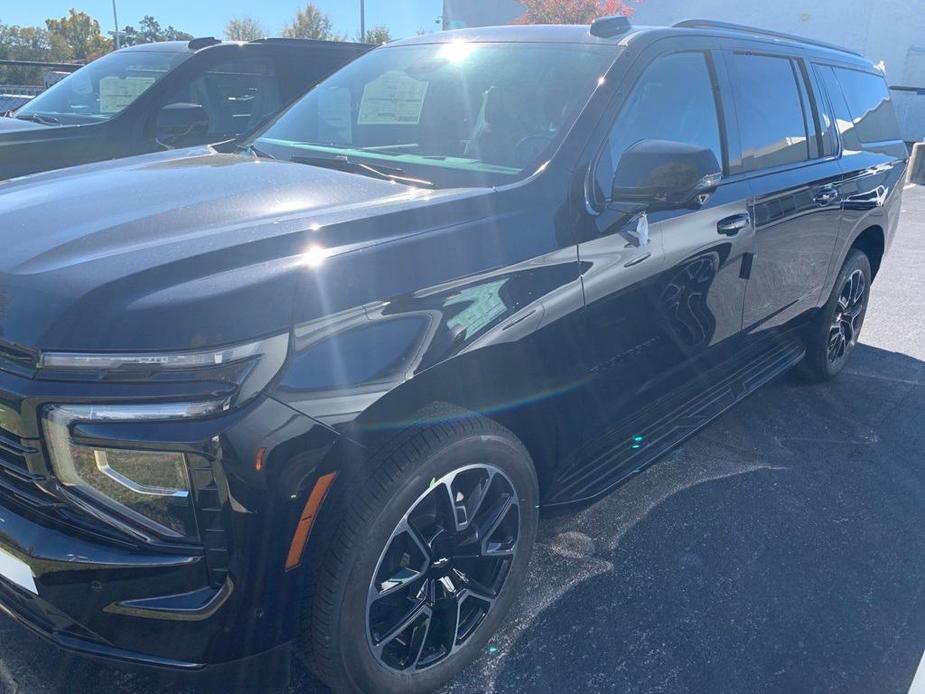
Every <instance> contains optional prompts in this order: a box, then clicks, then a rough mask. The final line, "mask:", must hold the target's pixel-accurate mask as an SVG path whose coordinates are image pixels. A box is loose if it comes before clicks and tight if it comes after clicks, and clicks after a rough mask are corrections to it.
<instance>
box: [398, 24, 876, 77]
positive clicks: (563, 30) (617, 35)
mask: <svg viewBox="0 0 925 694" xmlns="http://www.w3.org/2000/svg"><path fill="white" fill-rule="evenodd" d="M682 33H684V34H697V35H703V34H709V35H711V36H723V37H727V38H733V39H746V40H750V41H760V42H764V43H770V44H774V45H778V46H792V47H797V48H800V49H804V50H811V51H813V52H816V53H827V54H830V55H832V56H833V57H834V56H837V57H838V58H839V59H840V60H846V61H848V62H854V63H858V64H863V65H865V66H868V67H869V66H870V62H869V61H868V60H867V59H866V58H863V57H862V56H861V55H860V54H858V53H855V52H854V51H852V50H850V49H848V48H841V47H839V46H834V45H831V44H825V43H821V42H818V41H814V40H812V39H809V38H804V37H800V36H792V35H789V34H782V33H778V32H774V31H768V30H764V29H760V28H758V27H749V26H741V25H736V24H728V23H725V22H718V21H712V20H686V21H684V22H678V23H677V24H675V25H673V26H670V27H650V26H628V27H627V28H626V30H625V31H617V32H614V33H613V34H612V35H608V36H596V35H594V34H592V33H591V28H590V26H589V25H587V24H555V25H552V24H532V25H510V26H494V27H479V28H474V29H457V30H453V31H444V32H440V33H436V34H424V35H423V36H414V37H411V38H408V39H404V40H401V41H395V42H392V43H390V44H388V45H390V46H394V45H415V44H428V43H450V42H453V41H481V42H497V43H570V44H583V45H602V46H607V45H609V46H616V45H618V44H621V43H624V42H625V41H627V40H632V39H634V38H637V37H640V36H643V35H647V36H652V35H661V36H669V35H672V34H682ZM653 37H654V36H653Z"/></svg>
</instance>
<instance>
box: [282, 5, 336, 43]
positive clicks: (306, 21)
mask: <svg viewBox="0 0 925 694" xmlns="http://www.w3.org/2000/svg"><path fill="white" fill-rule="evenodd" d="M283 36H285V37H286V38H290V39H318V40H321V41H343V40H344V38H345V37H344V36H340V35H337V34H335V33H334V24H333V22H331V18H330V17H329V16H328V15H326V14H325V13H324V12H322V11H321V10H319V9H318V8H317V7H315V4H314V3H311V2H310V3H308V4H307V5H306V6H305V9H304V10H299V11H298V12H296V15H295V17H294V18H293V19H292V23H291V24H287V25H286V27H285V28H284V29H283Z"/></svg>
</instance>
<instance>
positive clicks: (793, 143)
mask: <svg viewBox="0 0 925 694" xmlns="http://www.w3.org/2000/svg"><path fill="white" fill-rule="evenodd" d="M732 67H733V79H734V82H735V101H736V111H737V114H738V120H739V131H740V133H741V137H742V165H741V170H742V171H755V170H758V169H767V168H771V167H774V166H782V165H785V164H795V163H799V162H802V161H806V160H808V159H809V158H810V156H811V155H810V146H809V133H810V124H809V123H808V122H807V117H806V111H805V110H804V98H803V97H802V95H801V93H800V82H799V79H802V78H801V77H800V76H799V74H798V69H797V66H796V65H795V63H794V61H793V60H792V59H790V58H788V57H785V56H769V55H753V54H743V53H736V54H734V55H733V58H732Z"/></svg>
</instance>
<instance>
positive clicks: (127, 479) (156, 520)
mask: <svg viewBox="0 0 925 694" xmlns="http://www.w3.org/2000/svg"><path fill="white" fill-rule="evenodd" d="M210 410H211V411H220V410H221V404H220V403H197V404H190V405H153V406H144V405H127V406H118V405H113V406H105V407H103V406H101V407H96V406H82V405H69V406H53V407H49V408H48V409H47V410H46V412H45V422H44V424H45V437H46V442H47V444H48V451H49V453H50V454H51V463H52V467H53V468H54V471H55V475H56V477H57V479H58V481H59V482H60V483H61V484H63V485H64V486H65V487H66V488H68V489H69V490H71V491H73V492H75V493H76V494H77V495H79V496H80V497H83V498H84V499H86V501H89V502H91V503H93V505H94V506H96V507H100V508H102V509H104V510H109V511H114V512H115V513H116V514H117V515H120V516H123V517H127V518H128V519H129V520H132V521H135V522H136V523H140V524H141V525H142V526H145V527H148V528H150V529H152V530H154V531H155V532H157V533H159V534H161V535H165V536H167V537H174V538H182V539H188V540H193V539H195V538H196V537H197V536H198V531H197V527H196V514H195V510H194V508H193V503H192V501H193V500H192V493H191V492H192V489H191V485H190V476H189V470H188V467H187V460H186V455H185V454H184V453H180V452H174V451H148V450H125V449H117V448H112V447H106V446H86V445H81V444H80V443H78V442H76V441H74V438H73V436H72V428H73V427H74V425H76V424H80V423H98V422H101V421H137V420H146V421H154V420H158V419H162V420H166V419H178V418H179V419H183V418H188V417H195V416H201V415H202V414H205V413H208V412H210Z"/></svg>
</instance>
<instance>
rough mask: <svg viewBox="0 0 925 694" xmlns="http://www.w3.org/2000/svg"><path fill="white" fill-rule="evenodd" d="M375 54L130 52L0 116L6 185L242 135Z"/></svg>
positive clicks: (179, 48) (284, 44)
mask: <svg viewBox="0 0 925 694" xmlns="http://www.w3.org/2000/svg"><path fill="white" fill-rule="evenodd" d="M370 48H372V47H371V46H367V45H365V44H359V43H340V42H335V41H303V40H291V39H262V40H260V41H253V42H250V43H244V44H241V43H234V42H232V43H222V42H221V41H218V40H216V39H212V38H204V39H194V40H193V41H190V42H188V43H187V42H185V41H168V42H165V43H153V44H145V45H142V46H133V47H130V48H123V49H122V50H120V51H116V52H114V53H110V54H108V55H106V56H103V57H102V58H100V59H99V60H96V61H94V62H92V63H90V64H89V65H87V66H85V67H83V68H81V69H80V70H78V71H77V72H75V73H73V74H71V75H69V76H67V77H66V78H64V79H63V80H61V82H59V83H57V84H56V85H54V86H53V87H51V88H50V89H49V90H48V91H46V92H44V93H42V94H40V95H39V96H37V97H36V98H35V99H33V100H32V101H30V102H29V103H27V104H26V105H24V106H22V107H20V108H19V110H18V111H16V113H15V115H14V117H12V118H0V179H4V178H12V177H14V176H24V175H26V174H30V173H35V172H37V171H49V170H51V169H60V168H63V167H66V166H75V165H77V164H86V163H89V162H94V161H101V160H103V159H116V158H119V157H128V156H132V155H135V154H145V153H147V152H156V151H158V150H161V149H167V148H176V147H184V146H192V145H202V144H207V143H210V142H219V141H221V140H228V139H231V138H235V137H239V136H241V135H243V134H244V133H247V132H250V131H252V130H256V129H257V128H259V127H260V126H261V125H263V124H265V123H266V122H267V121H269V120H270V118H272V117H273V116H274V115H276V114H277V113H278V112H279V111H281V110H282V109H283V107H285V106H287V105H289V104H290V103H292V102H293V101H294V100H295V99H296V98H297V97H299V96H302V95H303V94H304V93H305V92H307V91H308V90H309V89H311V88H312V87H313V86H315V85H316V84H318V82H320V81H321V80H323V79H324V78H325V77H327V76H328V75H330V74H331V73H332V72H335V71H336V70H338V69H340V68H341V67H343V66H344V65H346V64H347V63H349V62H350V61H351V60H353V59H354V58H356V57H358V56H360V55H362V54H363V53H365V52H366V51H368V50H370Z"/></svg>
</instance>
